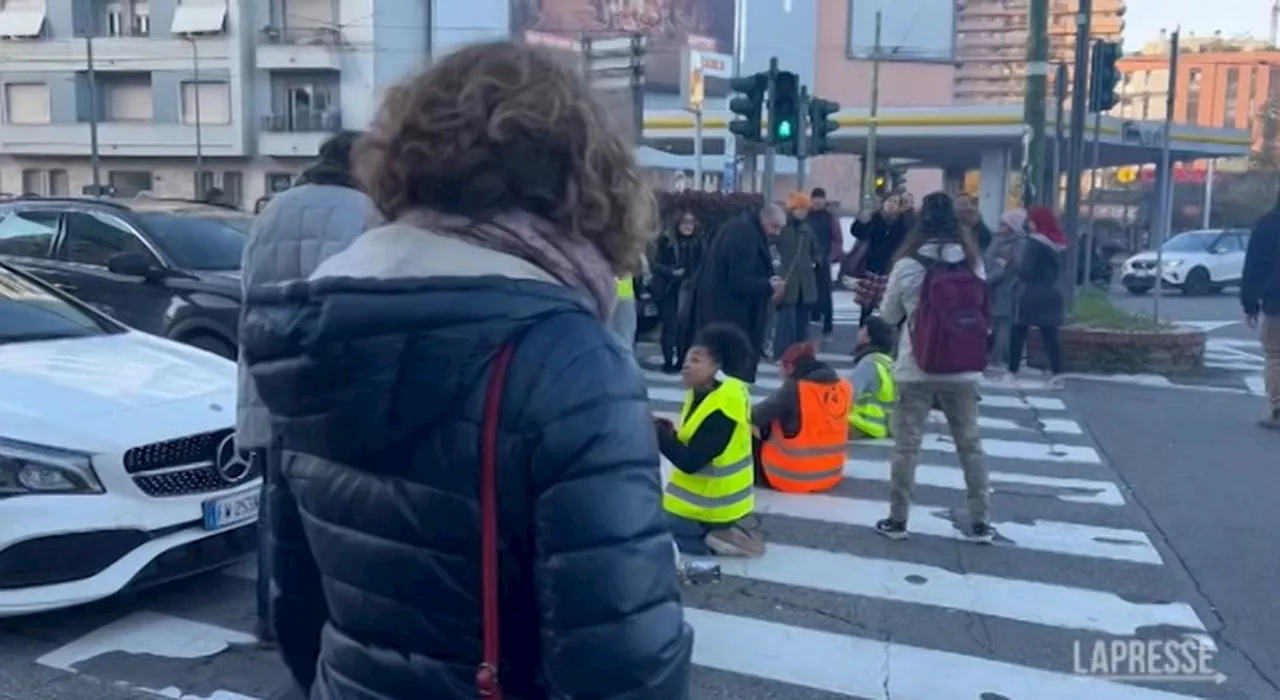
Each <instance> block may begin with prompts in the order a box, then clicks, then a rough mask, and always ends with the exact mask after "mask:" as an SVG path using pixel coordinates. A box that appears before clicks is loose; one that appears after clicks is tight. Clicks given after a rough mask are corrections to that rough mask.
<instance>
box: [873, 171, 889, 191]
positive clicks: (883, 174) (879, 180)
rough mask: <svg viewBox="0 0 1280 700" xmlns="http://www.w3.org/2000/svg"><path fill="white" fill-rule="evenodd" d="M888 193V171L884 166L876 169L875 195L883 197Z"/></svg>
mask: <svg viewBox="0 0 1280 700" xmlns="http://www.w3.org/2000/svg"><path fill="white" fill-rule="evenodd" d="M888 193H889V172H888V171H887V170H886V169H884V168H879V169H877V170H876V196H879V197H883V196H885V195H886V194H888Z"/></svg>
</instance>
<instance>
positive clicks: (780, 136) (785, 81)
mask: <svg viewBox="0 0 1280 700" xmlns="http://www.w3.org/2000/svg"><path fill="white" fill-rule="evenodd" d="M800 117H801V115H800V76H798V75H796V74H795V73H790V72H787V71H780V72H778V73H775V74H774V76H773V92H772V93H771V94H770V95H769V143H771V144H773V145H775V146H781V145H784V144H789V143H792V142H794V141H795V140H796V139H797V138H799V136H800V129H802V128H803V127H804V124H803V122H802V121H801V119H800Z"/></svg>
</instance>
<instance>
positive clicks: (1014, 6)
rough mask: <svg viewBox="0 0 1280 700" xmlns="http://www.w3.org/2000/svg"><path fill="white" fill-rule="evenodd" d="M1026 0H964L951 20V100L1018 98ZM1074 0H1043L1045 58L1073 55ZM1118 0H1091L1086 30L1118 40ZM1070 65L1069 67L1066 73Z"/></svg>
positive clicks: (1066, 59)
mask: <svg viewBox="0 0 1280 700" xmlns="http://www.w3.org/2000/svg"><path fill="white" fill-rule="evenodd" d="M1029 5H1030V2H1029V0H966V2H964V3H963V4H962V5H961V6H960V10H959V14H958V18H957V21H956V61H957V63H958V66H957V69H956V72H955V87H954V92H955V100H956V102H957V103H958V104H969V105H982V104H990V105H997V104H1011V103H1020V102H1022V100H1023V95H1024V94H1025V92H1026V75H1027V73H1026V68H1027V41H1028V38H1029V35H1028V26H1027V13H1028V12H1029V10H1030V8H1029ZM1078 10H1079V2H1078V0H1049V61H1050V62H1051V63H1066V64H1067V66H1068V68H1070V66H1071V65H1072V61H1073V60H1074V57H1075V42H1076V12H1077V11H1078ZM1124 12H1125V2H1124V0H1093V14H1092V16H1091V19H1090V23H1089V28H1090V32H1091V36H1092V37H1093V38H1096V39H1102V40H1105V41H1119V40H1120V38H1121V35H1122V33H1123V32H1124ZM1071 72H1072V71H1070V70H1069V72H1068V75H1070V74H1071Z"/></svg>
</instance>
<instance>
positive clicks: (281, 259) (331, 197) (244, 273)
mask: <svg viewBox="0 0 1280 700" xmlns="http://www.w3.org/2000/svg"><path fill="white" fill-rule="evenodd" d="M358 137H359V134H358V133H357V132H354V131H345V132H342V133H339V134H337V135H335V136H333V137H331V138H330V139H329V140H328V141H326V142H325V143H324V144H323V145H321V146H320V152H319V156H320V157H319V160H318V161H317V162H316V163H315V164H314V165H312V166H311V167H309V168H307V169H306V170H305V171H303V173H302V175H301V176H300V177H299V178H298V181H297V183H295V184H294V186H293V187H291V188H290V189H288V190H285V191H284V192H280V193H278V194H276V196H274V197H272V198H271V200H270V201H269V202H268V203H267V204H266V206H265V207H264V208H263V211H262V213H261V214H259V215H258V217H257V218H256V219H255V220H254V222H253V226H252V227H251V228H250V230H249V240H248V242H247V243H246V244H245V249H244V259H243V262H242V265H241V278H240V283H241V287H242V292H243V293H245V294H247V292H248V290H249V289H251V288H253V287H256V286H260V285H264V284H272V283H277V282H288V281H292V280H304V279H306V278H307V277H308V276H310V275H311V273H312V272H313V271H314V270H315V269H316V267H317V266H319V265H320V263H322V262H324V261H325V260H326V259H327V258H329V256H331V255H334V254H335V253H337V252H339V251H341V250H343V249H344V248H346V247H347V246H348V245H350V244H351V242H352V241H354V240H355V239H356V238H357V237H358V236H359V235H360V234H362V233H364V232H365V231H367V230H368V229H370V228H372V227H374V226H376V225H378V224H380V223H381V222H382V217H381V215H380V214H379V213H378V210H377V208H376V207H374V205H373V202H372V201H371V200H370V199H369V198H368V197H367V196H365V194H364V193H363V192H361V191H360V189H359V188H358V187H357V185H356V182H355V179H354V177H353V175H352V171H351V149H352V147H353V146H354V144H355V142H356V139H357V138H358ZM252 311H253V305H252V303H245V304H243V305H242V306H241V318H242V319H243V318H244V316H245V315H246V314H249V313H251V312H252ZM238 385H239V386H238V391H237V398H236V446H237V447H238V448H239V449H240V450H241V451H244V452H246V453H248V454H249V456H250V460H251V463H252V464H255V465H257V467H258V470H259V472H260V473H264V475H265V473H266V472H268V471H272V470H274V469H275V468H276V465H277V464H278V463H279V456H278V454H275V453H274V451H270V450H269V448H270V447H271V446H272V444H273V443H272V435H271V414H270V412H269V411H268V410H267V407H266V406H265V405H264V404H263V402H262V399H261V397H259V396H258V392H257V390H256V388H255V387H254V384H253V382H252V380H251V378H250V376H249V370H248V366H247V364H246V362H245V359H244V354H243V352H242V353H241V354H240V357H239V382H238ZM267 482H268V479H266V478H264V479H263V489H264V494H265V493H266V492H265V489H266V487H267ZM261 503H262V506H261V509H260V513H259V517H258V530H259V533H260V537H259V538H258V596H257V606H258V623H257V628H256V630H257V637H258V643H259V644H261V645H263V646H272V645H274V644H275V639H276V635H275V631H274V630H273V629H272V626H271V614H270V611H271V560H270V552H271V548H270V546H269V544H268V540H267V537H268V533H269V532H270V520H271V509H270V502H269V500H268V499H266V498H263V499H262V500H261Z"/></svg>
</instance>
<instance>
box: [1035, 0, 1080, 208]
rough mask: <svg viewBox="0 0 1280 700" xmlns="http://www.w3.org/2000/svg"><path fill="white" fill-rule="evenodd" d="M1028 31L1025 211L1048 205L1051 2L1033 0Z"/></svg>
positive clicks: (1047, 0)
mask: <svg viewBox="0 0 1280 700" xmlns="http://www.w3.org/2000/svg"><path fill="white" fill-rule="evenodd" d="M1081 2H1082V3H1084V2H1088V0H1081ZM1027 29H1028V30H1029V31H1030V34H1031V36H1030V40H1029V41H1028V42H1027V89H1026V98H1025V100H1024V101H1023V119H1024V120H1025V121H1026V127H1027V128H1028V129H1029V130H1030V131H1031V135H1030V138H1029V139H1027V147H1026V150H1027V152H1026V153H1023V154H1022V163H1023V168H1022V204H1023V206H1024V207H1029V206H1032V205H1034V204H1036V203H1047V202H1048V200H1047V199H1046V197H1045V196H1043V193H1041V192H1039V188H1041V187H1043V186H1044V184H1043V183H1044V180H1045V167H1044V150H1045V149H1044V132H1045V122H1046V121H1047V120H1048V115H1047V114H1045V112H1046V111H1047V107H1046V104H1045V103H1046V102H1048V99H1049V86H1048V82H1049V0H1031V7H1030V11H1029V12H1028V17H1027ZM1059 123H1061V122H1059ZM1055 188H1056V185H1055Z"/></svg>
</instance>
